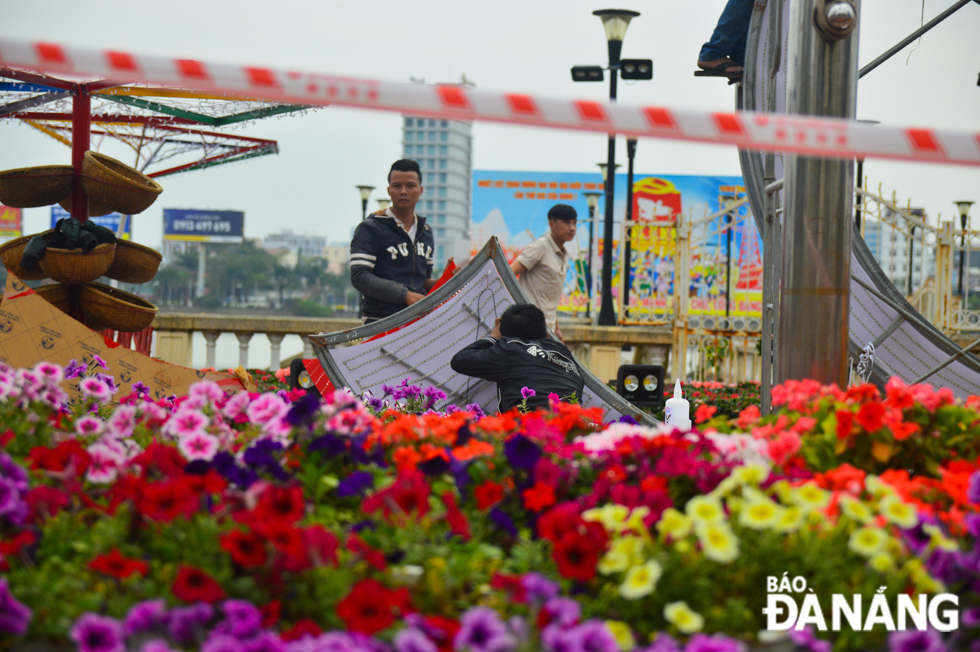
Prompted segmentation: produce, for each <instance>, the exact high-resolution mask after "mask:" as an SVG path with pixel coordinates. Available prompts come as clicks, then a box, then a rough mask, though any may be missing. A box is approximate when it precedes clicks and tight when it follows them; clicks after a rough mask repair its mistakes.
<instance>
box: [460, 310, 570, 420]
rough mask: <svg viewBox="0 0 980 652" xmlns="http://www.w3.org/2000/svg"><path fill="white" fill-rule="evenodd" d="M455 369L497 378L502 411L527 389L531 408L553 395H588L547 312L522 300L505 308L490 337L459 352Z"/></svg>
mask: <svg viewBox="0 0 980 652" xmlns="http://www.w3.org/2000/svg"><path fill="white" fill-rule="evenodd" d="M450 365H451V366H452V368H453V371H456V372H457V373H461V374H465V375H467V376H475V377H477V378H483V379H485V380H492V381H493V382H495V383H497V398H498V401H499V408H498V409H499V410H500V411H501V412H506V411H507V410H510V409H511V408H514V407H517V406H518V405H520V404H521V402H522V401H523V400H524V398H523V397H522V396H521V389H523V388H524V387H527V388H528V389H533V390H534V392H535V394H534V396H532V397H530V398H528V399H527V406H528V407H529V408H547V407H548V394H552V393H553V394H557V395H558V396H560V397H561V398H568V397H569V396H571V395H572V394H575V396H576V397H578V399H579V400H581V398H582V388H583V387H584V385H585V381H584V380H583V378H582V374H581V372H580V371H579V369H578V365H577V364H576V363H575V360H574V358H572V354H571V352H570V351H569V350H568V349H567V348H566V347H565V345H564V344H562V343H561V342H559V341H557V340H553V339H551V338H550V337H548V328H547V327H546V326H545V321H544V313H543V312H541V310H540V309H539V308H538V307H537V306H534V305H531V304H529V303H521V304H517V305H514V306H511V307H510V308H508V309H507V310H505V311H504V314H503V316H502V317H501V318H500V319H498V320H497V321H496V323H495V324H494V326H493V331H492V332H491V333H490V335H489V336H487V337H485V338H483V339H482V340H480V341H478V342H474V343H473V344H470V345H469V346H467V347H466V348H465V349H463V350H461V351H459V352H458V353H457V354H456V355H454V356H453V359H452V361H451V362H450Z"/></svg>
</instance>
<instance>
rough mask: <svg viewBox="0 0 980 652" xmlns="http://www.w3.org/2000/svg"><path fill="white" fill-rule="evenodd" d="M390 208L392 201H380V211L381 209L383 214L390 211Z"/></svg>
mask: <svg viewBox="0 0 980 652" xmlns="http://www.w3.org/2000/svg"><path fill="white" fill-rule="evenodd" d="M389 206H391V200H390V199H379V200H378V209H380V210H381V211H382V212H384V211H386V210H388V207H389Z"/></svg>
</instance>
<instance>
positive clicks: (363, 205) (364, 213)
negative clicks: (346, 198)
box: [361, 199, 368, 222]
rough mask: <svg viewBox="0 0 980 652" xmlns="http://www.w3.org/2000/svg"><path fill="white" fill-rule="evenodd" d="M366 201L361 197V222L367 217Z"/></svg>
mask: <svg viewBox="0 0 980 652" xmlns="http://www.w3.org/2000/svg"><path fill="white" fill-rule="evenodd" d="M367 203H368V200H366V199H362V200H361V221H362V222H363V221H364V220H366V219H367Z"/></svg>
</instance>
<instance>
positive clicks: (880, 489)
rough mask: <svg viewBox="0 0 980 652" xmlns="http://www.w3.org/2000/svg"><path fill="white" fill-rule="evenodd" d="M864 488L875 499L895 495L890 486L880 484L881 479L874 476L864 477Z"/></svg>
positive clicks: (883, 483)
mask: <svg viewBox="0 0 980 652" xmlns="http://www.w3.org/2000/svg"><path fill="white" fill-rule="evenodd" d="M864 488H865V489H867V490H868V492H869V493H870V494H871V495H872V496H874V497H875V498H881V497H882V496H894V495H895V489H894V488H893V487H892V486H891V485H890V484H887V483H885V482H882V480H881V478H879V477H878V476H876V475H868V476H865V478H864Z"/></svg>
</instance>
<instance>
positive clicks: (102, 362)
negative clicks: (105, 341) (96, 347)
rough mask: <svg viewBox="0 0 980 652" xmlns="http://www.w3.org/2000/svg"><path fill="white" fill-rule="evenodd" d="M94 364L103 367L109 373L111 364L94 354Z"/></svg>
mask: <svg viewBox="0 0 980 652" xmlns="http://www.w3.org/2000/svg"><path fill="white" fill-rule="evenodd" d="M92 364H94V365H96V366H99V367H102V368H103V369H105V370H106V371H109V364H108V363H107V362H106V361H105V360H103V359H102V358H100V357H99V356H98V355H96V354H95V353H93V354H92Z"/></svg>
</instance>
